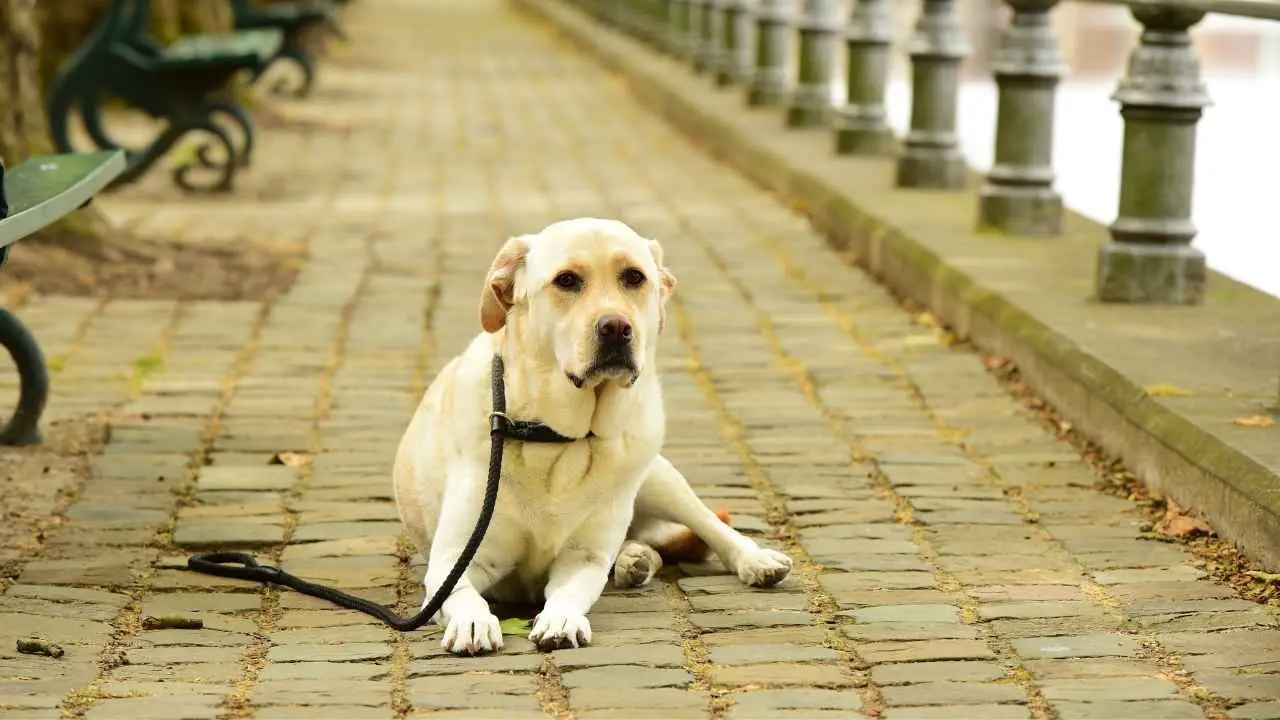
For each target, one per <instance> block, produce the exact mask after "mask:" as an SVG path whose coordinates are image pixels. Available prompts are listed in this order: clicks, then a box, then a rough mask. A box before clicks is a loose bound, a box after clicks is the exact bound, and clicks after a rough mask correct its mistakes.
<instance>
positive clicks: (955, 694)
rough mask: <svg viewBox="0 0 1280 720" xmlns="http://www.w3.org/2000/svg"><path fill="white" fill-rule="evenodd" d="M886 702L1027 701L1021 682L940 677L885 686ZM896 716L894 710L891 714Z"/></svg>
mask: <svg viewBox="0 0 1280 720" xmlns="http://www.w3.org/2000/svg"><path fill="white" fill-rule="evenodd" d="M881 693H882V694H883V695H884V699H885V702H886V703H888V704H889V705H890V706H891V707H892V706H898V705H908V706H911V705H984V704H991V705H997V704H1000V703H1015V702H1020V701H1023V700H1025V698H1026V694H1025V693H1024V692H1023V691H1022V688H1020V687H1018V686H1017V685H1008V684H997V683H990V682H967V681H952V680H937V681H932V682H921V683H914V684H911V685H891V686H888V687H885V688H882V689H881ZM891 716H892V713H891Z"/></svg>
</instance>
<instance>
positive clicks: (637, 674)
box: [560, 665, 693, 690]
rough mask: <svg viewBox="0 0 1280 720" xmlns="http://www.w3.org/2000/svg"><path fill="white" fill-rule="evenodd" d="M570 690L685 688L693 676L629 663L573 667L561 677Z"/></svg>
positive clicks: (678, 671) (672, 670)
mask: <svg viewBox="0 0 1280 720" xmlns="http://www.w3.org/2000/svg"><path fill="white" fill-rule="evenodd" d="M560 681H561V682H562V683H564V686H565V687H567V688H569V689H570V690H572V689H574V688H579V687H610V688H684V687H688V685H689V684H690V683H691V682H693V676H691V675H690V674H689V673H687V672H685V671H684V670H682V669H679V668H636V667H630V666H626V665H607V666H603V667H592V668H584V669H582V670H571V671H569V672H566V673H564V674H562V675H561V676H560Z"/></svg>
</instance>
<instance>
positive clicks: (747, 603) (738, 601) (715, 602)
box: [597, 589, 809, 612]
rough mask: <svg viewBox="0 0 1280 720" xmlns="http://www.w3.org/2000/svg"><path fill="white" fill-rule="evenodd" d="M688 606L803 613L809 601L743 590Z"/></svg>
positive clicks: (791, 595)
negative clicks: (739, 592)
mask: <svg viewBox="0 0 1280 720" xmlns="http://www.w3.org/2000/svg"><path fill="white" fill-rule="evenodd" d="M689 604H690V605H691V606H693V609H694V610H695V611H698V612H714V611H722V610H728V611H739V610H759V611H778V610H795V611H804V610H807V609H808V606H809V599H808V598H807V597H805V596H804V595H801V594H798V593H755V592H752V591H751V590H750V589H744V591H743V592H742V593H741V594H729V593H724V594H719V595H692V596H690V597H689ZM598 606H599V605H598V604H597V607H598Z"/></svg>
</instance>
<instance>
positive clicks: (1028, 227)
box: [978, 185, 1062, 237]
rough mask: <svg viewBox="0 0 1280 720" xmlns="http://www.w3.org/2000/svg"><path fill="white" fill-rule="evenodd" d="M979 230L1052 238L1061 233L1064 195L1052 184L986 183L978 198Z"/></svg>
mask: <svg viewBox="0 0 1280 720" xmlns="http://www.w3.org/2000/svg"><path fill="white" fill-rule="evenodd" d="M978 230H979V231H980V232H1000V233H1007V234H1009V235H1027V236H1030V237H1052V236H1054V235H1059V234H1061V233H1062V196H1061V195H1059V194H1058V193H1057V191H1055V190H1054V189H1053V188H1050V187H1022V188H1019V187H1010V186H1008V185H1003V186H993V185H986V186H984V187H983V188H982V191H981V194H980V195H979V198H978Z"/></svg>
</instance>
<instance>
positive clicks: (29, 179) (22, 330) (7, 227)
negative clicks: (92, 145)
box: [0, 150, 126, 445]
mask: <svg viewBox="0 0 1280 720" xmlns="http://www.w3.org/2000/svg"><path fill="white" fill-rule="evenodd" d="M125 165H126V162H125V157H124V153H123V152H122V151H120V150H108V151H104V152H97V153H87V154H69V155H44V156H40V157H33V158H31V159H29V160H27V161H26V162H24V163H22V164H21V165H18V166H17V167H16V168H14V169H12V170H8V171H6V170H5V169H4V167H3V165H0V265H3V264H4V261H5V260H6V259H8V256H9V248H10V247H11V246H12V245H13V244H14V243H15V242H17V241H19V240H21V239H23V238H25V237H27V236H29V235H31V234H32V233H35V232H36V231H38V230H40V229H41V228H43V227H45V226H47V225H49V224H50V223H52V222H54V221H55V220H57V219H59V218H61V217H63V216H65V215H67V214H69V213H70V212H72V211H73V210H76V209H77V208H80V207H84V206H85V205H86V204H87V203H88V202H89V201H90V200H91V199H93V196H94V195H95V194H96V193H97V192H98V191H99V190H102V189H103V188H104V187H106V186H107V184H108V183H110V182H111V181H112V180H113V179H114V178H115V177H117V176H118V175H119V174H120V173H121V172H123V171H124V169H125ZM0 345H3V346H4V348H5V349H6V350H8V351H9V355H10V357H12V358H13V362H14V365H16V366H17V368H18V381H19V391H18V405H17V408H16V409H15V410H14V411H13V416H12V417H11V418H10V419H9V422H8V423H6V424H5V425H4V427H3V428H2V429H0V445H31V444H34V443H38V442H40V416H41V414H43V413H44V406H45V403H46V401H47V400H48V398H49V371H48V369H47V368H46V367H45V362H44V355H43V354H42V353H41V352H40V345H39V344H38V343H37V342H36V340H35V337H34V336H33V335H32V334H31V331H30V330H28V329H27V327H26V325H23V324H22V321H21V320H19V319H18V318H17V316H15V315H14V314H13V313H11V312H9V311H8V310H6V309H3V308H0Z"/></svg>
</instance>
